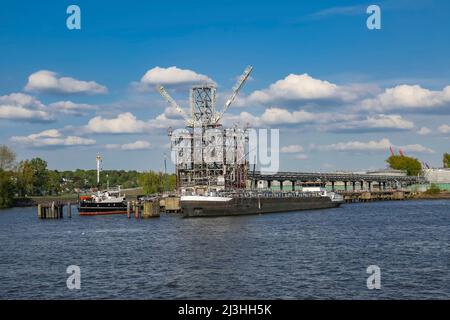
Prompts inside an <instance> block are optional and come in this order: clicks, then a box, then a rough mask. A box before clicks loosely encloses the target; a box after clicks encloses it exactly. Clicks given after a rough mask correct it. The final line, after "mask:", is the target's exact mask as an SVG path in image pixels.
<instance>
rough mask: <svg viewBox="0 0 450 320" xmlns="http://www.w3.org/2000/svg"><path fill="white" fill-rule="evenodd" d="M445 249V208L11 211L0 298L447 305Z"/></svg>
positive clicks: (449, 212) (0, 246) (2, 246)
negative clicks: (148, 215)
mask: <svg viewBox="0 0 450 320" xmlns="http://www.w3.org/2000/svg"><path fill="white" fill-rule="evenodd" d="M449 240H450V201H448V200H436V201H401V202H374V203H364V204H346V205H343V206H342V207H341V208H337V209H328V210H318V211H303V212H291V213H277V214H267V215H255V216H243V217H221V218H197V219H181V218H179V217H177V216H174V215H162V216H161V218H156V219H152V220H134V219H133V218H132V219H130V220H128V219H127V218H126V216H102V217H100V216H99V217H80V216H79V215H78V214H77V213H76V212H75V214H73V217H72V219H67V218H64V219H63V220H46V221H40V220H38V218H37V212H36V208H14V209H10V210H4V211H0V298H1V299H23V298H28V299H58V298H64V299H93V298H104V299H132V298H133V299H174V298H177V299H184V298H192V299H203V298H208V299H252V298H255V299H413V298H418V299H429V298H437V299H444V298H446V299H449V298H450V242H449ZM69 265H77V266H79V267H80V270H81V289H80V290H69V289H68V288H67V285H66V280H67V277H68V276H69V275H68V274H67V273H66V268H67V267H68V266H69ZM370 265H377V266H379V267H380V270H381V289H380V290H369V289H368V288H367V285H366V281H367V277H369V274H367V273H366V269H367V267H368V266H370Z"/></svg>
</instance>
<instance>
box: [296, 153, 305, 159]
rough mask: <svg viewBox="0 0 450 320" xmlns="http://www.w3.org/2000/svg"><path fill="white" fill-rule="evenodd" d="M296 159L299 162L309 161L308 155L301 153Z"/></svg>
mask: <svg viewBox="0 0 450 320" xmlns="http://www.w3.org/2000/svg"><path fill="white" fill-rule="evenodd" d="M295 159H297V160H307V159H308V155H306V154H304V153H301V154H298V155H296V156H295Z"/></svg>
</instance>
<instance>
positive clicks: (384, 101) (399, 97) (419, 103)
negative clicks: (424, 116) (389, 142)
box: [362, 84, 450, 112]
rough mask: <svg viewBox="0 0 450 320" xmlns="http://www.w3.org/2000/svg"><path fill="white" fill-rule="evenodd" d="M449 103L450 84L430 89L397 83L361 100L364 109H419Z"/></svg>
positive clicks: (379, 110) (381, 110) (380, 110)
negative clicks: (374, 95) (376, 94)
mask: <svg viewBox="0 0 450 320" xmlns="http://www.w3.org/2000/svg"><path fill="white" fill-rule="evenodd" d="M449 104H450V86H447V87H445V88H444V89H443V90H441V91H432V90H429V89H425V88H422V87H421V86H419V85H406V84H403V85H398V86H396V87H393V88H388V89H386V90H385V91H384V92H383V93H381V94H379V95H378V96H377V97H375V98H373V99H366V100H364V101H362V106H363V108H364V109H366V110H373V111H378V112H383V111H386V110H396V109H407V110H420V109H431V108H437V107H442V106H446V105H449Z"/></svg>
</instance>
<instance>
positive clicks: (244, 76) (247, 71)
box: [214, 66, 253, 124]
mask: <svg viewBox="0 0 450 320" xmlns="http://www.w3.org/2000/svg"><path fill="white" fill-rule="evenodd" d="M252 70H253V67H252V66H248V67H247V68H245V70H244V73H243V74H242V75H241V76H240V77H239V79H238V80H237V82H236V84H235V85H234V87H233V93H232V94H231V96H230V98H228V100H227V102H226V103H225V105H224V106H223V108H222V111H221V112H220V113H219V114H218V115H217V116H216V119H215V122H214V124H217V123H218V122H219V120H220V119H221V118H222V117H223V115H224V114H225V112H227V110H228V108H229V107H230V105H231V104H232V103H233V101H234V99H236V96H237V95H238V93H239V90H241V88H242V86H243V85H244V83H245V81H247V79H248V77H249V76H250V73H251V72H252Z"/></svg>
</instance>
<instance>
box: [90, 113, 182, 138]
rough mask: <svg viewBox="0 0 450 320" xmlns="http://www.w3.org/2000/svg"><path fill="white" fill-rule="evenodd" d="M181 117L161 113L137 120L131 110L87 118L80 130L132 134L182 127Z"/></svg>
mask: <svg viewBox="0 0 450 320" xmlns="http://www.w3.org/2000/svg"><path fill="white" fill-rule="evenodd" d="M184 126H185V122H184V120H182V119H172V118H170V117H168V116H167V115H166V114H165V113H162V114H160V115H158V116H157V117H155V118H154V119H150V120H147V121H143V120H139V119H137V118H136V116H135V115H133V114H132V113H131V112H125V113H121V114H119V115H117V116H116V117H114V118H103V117H101V116H97V117H94V118H92V119H91V120H89V122H88V124H87V125H86V126H85V127H84V128H83V129H82V130H81V131H82V132H84V133H97V134H134V133H143V132H149V131H151V130H153V129H167V128H168V127H184Z"/></svg>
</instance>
